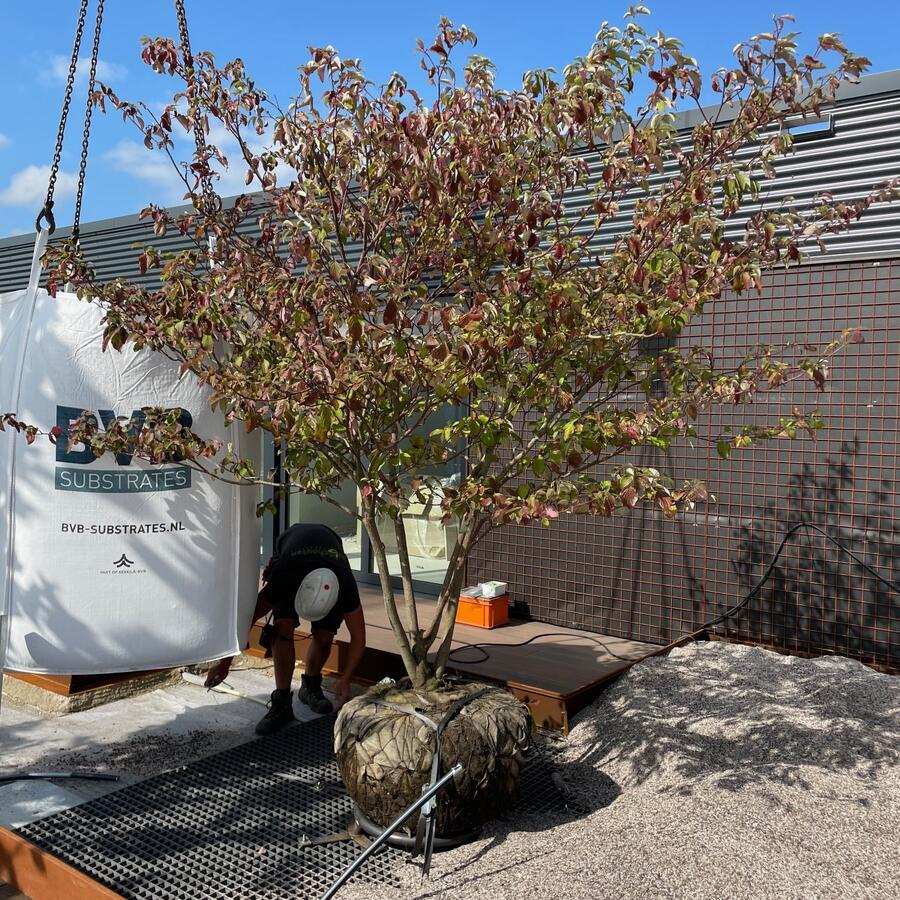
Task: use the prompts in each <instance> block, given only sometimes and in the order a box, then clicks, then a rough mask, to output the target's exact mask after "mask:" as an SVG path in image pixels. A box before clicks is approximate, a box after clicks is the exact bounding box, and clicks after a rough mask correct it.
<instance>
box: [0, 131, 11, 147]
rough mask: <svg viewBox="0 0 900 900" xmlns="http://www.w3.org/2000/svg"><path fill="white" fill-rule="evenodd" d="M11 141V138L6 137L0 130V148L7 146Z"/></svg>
mask: <svg viewBox="0 0 900 900" xmlns="http://www.w3.org/2000/svg"><path fill="white" fill-rule="evenodd" d="M11 143H12V138H9V137H7V136H6V135H5V134H3V132H0V148H2V147H8V146H9V145H10V144H11Z"/></svg>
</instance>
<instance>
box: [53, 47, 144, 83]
mask: <svg viewBox="0 0 900 900" xmlns="http://www.w3.org/2000/svg"><path fill="white" fill-rule="evenodd" d="M71 61H72V59H71V57H68V56H62V55H61V54H55V55H54V56H51V57H50V69H49V72H48V75H49V76H50V79H51V80H52V81H56V82H60V83H62V84H65V83H66V79H67V78H68V77H69V64H70V63H71ZM90 72H91V61H90V60H89V59H88V58H87V57H85V56H80V57H79V58H78V64H77V65H76V66H75V81H76V82H78V83H81V82H84V81H87V78H88V75H90ZM127 73H128V70H127V69H126V68H125V66H121V65H119V63H111V62H107V61H106V60H105V59H98V60H97V80H98V81H102V82H104V83H108V82H110V81H116V80H121V79H122V78H124V77H125V75H126V74H127Z"/></svg>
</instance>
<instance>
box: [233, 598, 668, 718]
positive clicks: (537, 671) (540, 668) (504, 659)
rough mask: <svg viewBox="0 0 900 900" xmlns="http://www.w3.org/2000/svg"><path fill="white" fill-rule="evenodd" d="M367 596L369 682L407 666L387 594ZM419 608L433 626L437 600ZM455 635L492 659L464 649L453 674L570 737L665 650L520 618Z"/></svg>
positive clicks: (334, 658)
mask: <svg viewBox="0 0 900 900" xmlns="http://www.w3.org/2000/svg"><path fill="white" fill-rule="evenodd" d="M360 594H361V596H362V600H363V608H364V609H365V614H366V637H367V650H366V656H365V659H364V660H363V662H362V664H361V666H360V667H359V669H358V670H357V673H356V677H357V678H358V680H359V681H361V682H366V683H374V682H376V681H379V680H380V679H381V678H384V677H385V676H391V677H400V676H402V675H403V666H402V663H401V662H400V657H399V655H398V654H397V653H396V651H395V650H394V639H393V634H392V633H391V629H390V626H389V624H388V620H387V613H386V612H385V610H384V604H383V602H382V599H381V594H380V592H377V591H375V590H372V589H368V588H364V587H362V586H361V587H360ZM417 605H418V607H419V610H420V620H422V621H428V620H429V613H430V611H431V610H433V609H434V606H435V601H434V600H430V599H421V600H419V601H418V603H417ZM257 636H258V626H256V627H255V628H254V633H253V636H252V641H251V652H253V653H254V654H255V655H258V654H260V653H261V651H260V650H259V645H258V644H257V643H256V637H257ZM453 637H454V640H453V647H454V649H456V648H463V647H465V646H467V645H473V644H479V645H482V646H483V650H484V651H485V652H486V653H487V654H488V658H487V659H486V660H483V661H481V662H476V660H479V659H482V657H483V654H482V653H481V652H480V651H479V650H476V649H472V650H470V651H468V652H464V651H462V650H461V652H460V653H459V654H457V655H456V658H455V659H454V661H453V663H452V666H451V668H452V671H454V672H456V673H459V674H462V675H466V676H470V677H473V678H483V679H484V680H486V681H493V682H496V683H498V684H502V685H505V686H506V687H508V688H509V689H510V690H511V691H512V692H513V693H514V694H515V695H516V696H518V697H520V698H521V699H522V700H523V701H525V702H526V703H527V704H528V705H529V707H530V708H531V710H532V713H533V715H534V717H535V721H536V722H537V724H538V725H539V726H540V727H542V728H551V729H554V730H558V731H563V732H568V730H569V719H570V717H571V716H572V715H573V714H574V713H576V712H577V711H578V710H579V709H581V708H582V707H584V706H586V705H587V704H588V703H590V702H591V701H592V700H594V699H595V698H596V697H597V695H598V694H599V693H600V691H601V690H602V688H603V686H604V685H605V684H606V683H607V682H609V681H610V680H611V679H613V678H615V677H616V676H617V675H619V674H620V673H621V672H623V671H624V670H625V669H627V668H628V667H629V666H630V665H632V664H633V663H634V662H636V661H638V660H641V659H644V658H645V657H647V656H652V655H653V654H655V653H657V652H659V650H660V648H659V647H658V646H657V645H655V644H645V643H641V642H640V641H629V640H625V639H623V638H614V637H607V636H605V635H602V634H594V633H591V632H585V631H576V630H575V629H572V628H561V627H559V626H556V625H547V624H545V623H541V622H522V621H515V620H511V621H510V623H509V624H508V625H505V626H503V627H501V628H494V629H483V628H473V627H472V626H470V625H457V627H456V630H455V632H454V635H453ZM530 638H535V640H534V641H533V642H532V643H530V644H528V645H526V646H509V645H512V644H521V643H522V642H523V641H527V640H529V639H530ZM308 639H309V633H308V631H305V630H304V629H303V627H302V626H301V628H299V629H298V630H297V638H296V643H297V655H298V659H299V660H302V659H303V658H304V655H305V652H306V647H305V645H306V642H307V640H308ZM348 640H349V637H348V635H347V633H346V630H345V629H341V631H340V632H339V633H338V636H337V640H336V641H335V647H334V649H333V650H332V654H331V657H330V658H329V660H328V664H327V665H326V669H325V670H326V672H328V673H330V674H338V673H340V671H341V667H342V659H343V657H344V654H345V653H346V649H347V642H348Z"/></svg>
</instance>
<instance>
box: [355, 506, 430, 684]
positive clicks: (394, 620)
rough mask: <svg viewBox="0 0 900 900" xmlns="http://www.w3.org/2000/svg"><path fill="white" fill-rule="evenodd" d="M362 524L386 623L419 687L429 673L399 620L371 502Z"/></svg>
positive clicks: (408, 672)
mask: <svg viewBox="0 0 900 900" xmlns="http://www.w3.org/2000/svg"><path fill="white" fill-rule="evenodd" d="M363 524H364V525H365V526H366V531H367V532H368V535H369V540H370V541H371V542H372V550H373V551H374V553H375V562H376V565H377V568H378V576H379V580H380V581H381V597H382V599H383V600H384V608H385V611H386V612H387V616H388V621H389V622H390V623H391V630H392V631H393V632H394V637H395V638H396V640H397V646H398V648H399V650H400V658H401V659H402V660H403V667H404V668H405V669H406V674H407V675H409V677H410V679H412V682H413V685H415V686H417V687H420V686H421V685H422V684H424V683H425V682H426V681H427V680H428V678H429V677H430V673H426V672H425V671H423V670H422V663H421V662H420V661H419V660H417V659H416V658H415V656H414V655H413V650H412V646H411V645H410V642H409V637H408V636H407V634H406V629H405V628H404V627H403V622H402V620H401V619H400V613H399V611H398V610H397V602H396V599H395V597H394V589H393V587H392V586H391V573H390V569H389V568H388V561H387V553H386V552H385V549H384V541H383V540H382V539H381V535H380V534H379V532H378V526H377V524H376V523H375V510H374V504H373V503H371V501H367V502H366V511H365V514H364V515H363ZM423 662H424V661H423Z"/></svg>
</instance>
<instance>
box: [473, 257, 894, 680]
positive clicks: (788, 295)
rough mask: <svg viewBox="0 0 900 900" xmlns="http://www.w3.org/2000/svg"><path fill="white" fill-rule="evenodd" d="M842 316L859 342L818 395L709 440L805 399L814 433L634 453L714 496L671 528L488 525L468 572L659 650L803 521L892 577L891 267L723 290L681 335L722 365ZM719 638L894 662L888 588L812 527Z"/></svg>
mask: <svg viewBox="0 0 900 900" xmlns="http://www.w3.org/2000/svg"><path fill="white" fill-rule="evenodd" d="M848 327H859V328H861V329H862V330H863V332H864V335H865V342H864V343H862V344H854V345H852V346H850V347H849V348H848V349H847V350H845V351H844V352H843V353H842V354H841V356H840V357H839V358H838V359H837V360H836V362H835V365H834V366H833V370H832V375H831V379H830V381H829V383H828V388H827V392H826V393H825V394H819V393H818V392H817V391H816V390H815V388H814V386H813V384H812V382H811V381H808V380H805V381H804V382H802V383H797V384H792V385H791V386H789V388H787V389H783V390H782V391H780V392H778V393H772V394H767V395H766V396H764V397H761V398H760V399H759V400H758V401H757V403H756V404H754V405H753V406H738V407H733V408H729V409H727V410H724V411H718V412H717V413H716V414H715V416H713V417H712V418H711V419H710V420H709V421H708V423H707V429H708V431H709V433H715V432H717V431H719V430H720V429H723V428H725V427H726V426H728V425H731V426H734V425H737V424H741V423H745V422H754V421H755V422H767V421H768V422H771V421H772V420H773V419H775V418H777V417H778V416H780V415H785V414H787V413H788V412H789V411H790V410H791V408H792V407H793V406H799V407H801V408H803V409H811V408H816V407H817V408H818V409H819V410H820V411H821V413H822V415H823V417H824V418H825V420H826V430H825V431H823V432H819V435H818V439H817V440H816V441H815V442H813V441H812V440H810V439H798V440H795V441H787V440H784V441H775V442H769V443H767V444H764V445H760V446H759V447H756V448H752V449H749V450H742V451H739V452H736V453H735V454H734V455H732V457H731V459H730V460H728V461H724V460H721V459H720V458H719V456H718V454H717V452H716V449H715V447H714V446H712V445H698V446H695V447H693V448H691V447H689V446H687V445H686V444H685V445H681V446H679V447H677V448H672V449H671V450H669V451H667V452H665V453H664V452H662V451H659V450H656V449H646V450H642V451H641V453H640V455H637V456H635V457H634V458H633V461H634V462H639V463H641V464H648V465H655V466H657V467H659V468H660V469H663V470H664V471H668V472H670V473H671V474H673V475H675V476H676V478H678V479H682V478H701V479H703V480H704V481H706V482H707V483H708V484H709V485H710V487H711V488H712V490H713V491H714V493H715V495H716V498H717V502H716V503H715V504H714V505H709V506H707V507H705V508H704V509H702V510H699V511H698V512H697V513H695V514H692V515H685V516H683V517H681V518H679V519H678V520H676V521H675V522H670V521H666V520H664V519H663V518H662V517H661V516H660V515H658V514H656V513H654V512H649V511H644V512H637V513H632V514H628V515H621V516H617V517H615V518H613V519H603V518H588V517H565V518H563V519H561V520H559V521H558V522H556V523H554V525H553V526H551V527H550V528H543V527H541V526H522V527H508V528H504V529H500V530H498V531H495V532H493V533H492V534H491V535H489V536H488V537H487V538H486V539H485V540H484V541H483V542H482V544H481V545H480V546H479V547H478V548H476V550H475V552H474V554H473V557H472V560H471V563H470V570H469V580H476V579H481V578H488V577H491V578H498V579H502V580H504V581H508V582H509V583H510V591H511V594H512V598H513V600H514V601H518V604H519V611H520V612H525V613H527V614H528V615H530V616H531V617H532V618H534V619H537V620H540V621H547V622H552V623H555V624H560V625H566V626H569V627H576V628H584V629H587V630H590V631H602V632H603V633H605V634H610V635H616V636H622V637H628V638H631V639H635V640H644V641H651V642H658V643H665V642H668V641H670V640H673V639H675V638H677V637H678V636H679V635H681V634H683V633H684V632H686V631H689V630H692V629H693V628H695V627H697V626H699V625H700V624H702V623H703V622H704V621H707V620H708V619H710V618H712V617H714V616H715V615H717V614H718V613H720V612H723V611H724V610H725V609H727V608H729V607H730V606H732V605H733V604H734V603H736V602H737V601H738V600H739V599H740V598H741V597H742V596H743V595H745V594H746V593H747V592H748V591H749V590H750V588H751V587H752V586H753V585H754V584H755V583H756V581H757V580H758V579H759V578H760V577H761V576H762V574H763V572H764V571H765V569H766V566H767V565H768V563H769V561H770V560H771V558H772V556H773V555H774V554H775V551H776V548H777V546H778V543H779V541H780V539H781V536H782V535H783V534H784V533H785V531H787V529H788V528H789V527H790V526H791V525H793V524H794V523H796V522H798V521H801V520H803V521H809V522H814V523H816V524H818V525H820V526H821V527H823V528H825V529H826V530H827V531H828V532H829V533H830V534H831V535H833V536H834V537H835V538H836V539H837V540H839V541H840V542H841V543H843V544H844V545H845V546H847V547H848V548H850V549H851V550H853V551H854V552H855V553H856V554H857V555H858V556H860V557H861V558H863V559H864V560H865V561H866V562H867V563H868V564H869V565H871V566H873V567H874V568H875V569H877V570H878V571H879V572H880V573H881V574H882V575H883V576H884V577H885V578H886V579H888V580H889V581H891V582H893V583H895V584H896V583H900V571H898V569H900V558H898V552H900V550H898V548H900V533H898V532H900V511H897V510H896V505H897V504H896V493H897V441H898V410H897V404H898V351H900V261H892V260H887V261H880V262H852V263H834V264H828V265H808V266H805V267H800V268H797V269H793V270H788V271H779V272H775V273H771V274H769V275H768V276H767V277H766V281H765V285H764V288H763V290H762V291H761V292H760V293H754V294H748V295H744V296H742V297H734V296H729V297H726V298H723V299H722V300H721V301H720V302H718V303H715V304H713V306H712V307H711V308H709V309H708V310H707V311H706V312H705V313H704V315H703V316H702V318H701V319H698V320H696V321H695V322H694V323H692V325H691V326H690V328H689V329H687V330H686V331H685V333H684V334H683V335H682V336H681V338H680V339H679V340H680V343H681V345H682V346H689V345H692V344H702V345H704V346H708V347H712V348H713V349H714V351H715V354H716V358H717V360H718V361H719V362H720V363H721V364H723V365H727V364H728V362H729V361H735V360H738V359H740V358H741V357H743V355H744V354H745V352H747V351H748V350H750V349H751V348H752V347H754V346H755V345H756V344H758V343H782V342H784V341H787V340H799V341H804V342H809V343H812V344H817V345H822V344H824V343H827V341H828V340H830V339H831V338H832V337H833V336H835V335H837V334H839V333H840V332H841V331H842V330H843V329H844V328H848ZM717 631H718V632H719V633H720V634H727V635H729V636H731V637H733V638H735V639H739V640H747V641H753V642H758V643H762V644H767V645H772V646H776V647H781V648H784V649H788V650H791V651H794V652H800V653H810V654H822V653H839V654H844V655H847V656H852V657H855V658H858V659H860V660H863V661H865V662H867V663H870V664H874V665H877V666H879V667H882V668H885V669H888V670H891V671H900V597H898V594H897V593H896V592H893V591H891V590H890V589H889V588H886V587H884V586H883V585H882V584H880V583H879V582H878V581H877V579H875V578H873V577H872V576H871V575H869V574H867V573H866V572H865V570H864V569H862V568H861V567H859V566H858V565H856V564H855V563H854V562H853V560H852V559H851V558H850V557H849V556H847V555H846V554H845V553H843V552H842V551H840V550H838V549H836V548H835V547H833V546H832V545H831V544H830V543H829V542H828V541H826V539H825V538H823V537H821V536H819V535H817V534H813V533H811V532H806V533H803V532H801V533H798V534H796V535H795V536H794V537H793V538H792V540H791V542H790V543H789V544H788V546H787V547H786V548H785V550H784V552H783V553H782V555H781V557H780V560H779V562H778V564H777V566H776V568H775V570H774V571H773V574H772V577H771V578H770V579H769V580H768V582H767V583H766V586H765V588H764V589H763V590H762V591H761V592H760V593H759V595H758V596H757V597H756V598H754V599H753V600H752V601H751V602H750V603H749V604H748V606H747V608H746V609H745V610H744V612H743V613H742V614H741V615H740V616H739V617H738V618H736V619H735V620H732V621H729V622H728V623H726V625H725V626H720V627H719V628H718V629H717Z"/></svg>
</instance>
